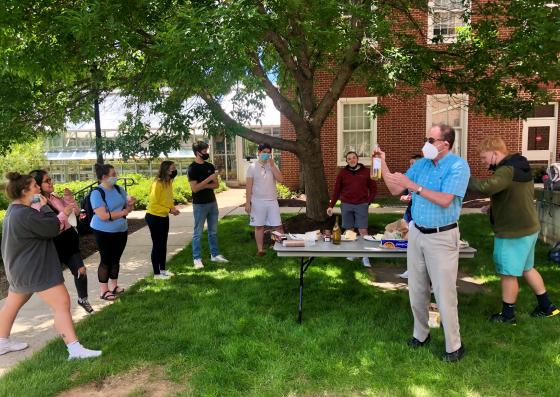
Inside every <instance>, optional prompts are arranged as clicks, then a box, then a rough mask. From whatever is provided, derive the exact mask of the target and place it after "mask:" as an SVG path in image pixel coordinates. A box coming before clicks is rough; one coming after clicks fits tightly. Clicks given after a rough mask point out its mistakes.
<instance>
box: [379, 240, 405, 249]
mask: <svg viewBox="0 0 560 397" xmlns="http://www.w3.org/2000/svg"><path fill="white" fill-rule="evenodd" d="M381 247H383V248H404V249H406V248H407V247H408V240H386V239H381Z"/></svg>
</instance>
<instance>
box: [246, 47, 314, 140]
mask: <svg viewBox="0 0 560 397" xmlns="http://www.w3.org/2000/svg"><path fill="white" fill-rule="evenodd" d="M248 55H249V58H250V59H251V61H252V63H253V65H252V67H253V73H255V75H256V76H257V77H258V78H259V79H260V80H261V81H262V83H263V85H264V89H265V91H266V93H267V94H268V96H269V97H270V99H272V102H273V103H274V106H275V107H276V109H278V111H279V112H280V113H282V114H283V115H284V116H286V118H287V119H288V120H290V122H291V123H292V124H293V126H294V127H295V128H296V129H297V128H306V125H305V121H304V120H303V119H302V118H301V117H300V115H298V114H297V112H296V111H295V110H294V108H293V107H292V105H291V104H290V102H289V101H288V100H287V99H286V98H285V97H284V96H283V95H282V94H281V93H280V91H278V89H277V88H276V87H275V86H274V84H272V82H271V81H270V79H269V78H268V76H267V74H266V72H265V70H264V68H263V66H262V64H261V61H260V59H259V56H258V54H257V53H256V52H255V51H251V52H249V53H248Z"/></svg>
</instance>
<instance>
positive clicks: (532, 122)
mask: <svg viewBox="0 0 560 397" xmlns="http://www.w3.org/2000/svg"><path fill="white" fill-rule="evenodd" d="M548 105H554V116H553V117H528V118H527V119H526V120H523V130H522V138H521V154H523V156H525V157H526V158H527V160H529V161H548V162H549V163H550V162H555V161H556V152H557V150H558V148H557V147H556V145H557V140H558V102H548ZM543 125H546V126H548V127H550V136H549V137H548V147H549V150H528V149H527V147H528V146H529V127H538V126H543Z"/></svg>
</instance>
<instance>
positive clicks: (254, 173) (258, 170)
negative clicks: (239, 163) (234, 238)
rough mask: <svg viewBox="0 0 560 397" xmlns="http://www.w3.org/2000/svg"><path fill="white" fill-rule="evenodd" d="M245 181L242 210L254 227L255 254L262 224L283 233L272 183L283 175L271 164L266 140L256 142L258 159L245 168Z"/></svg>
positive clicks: (261, 247)
mask: <svg viewBox="0 0 560 397" xmlns="http://www.w3.org/2000/svg"><path fill="white" fill-rule="evenodd" d="M246 180H247V182H246V183H247V185H246V202H245V212H247V214H249V216H250V218H251V221H250V223H249V224H250V225H251V226H255V240H256V241H257V256H264V255H265V252H264V227H265V226H272V227H273V228H275V230H276V231H278V232H280V233H284V231H283V228H282V220H281V219H280V207H279V206H278V192H277V191H276V182H279V183H282V181H283V180H284V177H283V176H282V173H281V172H280V170H279V169H278V167H276V164H275V163H274V159H273V157H272V148H271V147H270V145H269V144H268V143H261V144H260V145H259V147H258V160H257V161H256V162H255V163H253V164H251V165H250V166H249V168H248V169H247V175H246Z"/></svg>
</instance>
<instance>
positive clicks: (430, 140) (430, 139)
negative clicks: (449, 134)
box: [424, 137, 445, 145]
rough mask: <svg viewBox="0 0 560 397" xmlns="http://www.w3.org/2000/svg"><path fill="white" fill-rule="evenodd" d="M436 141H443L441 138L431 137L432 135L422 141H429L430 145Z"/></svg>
mask: <svg viewBox="0 0 560 397" xmlns="http://www.w3.org/2000/svg"><path fill="white" fill-rule="evenodd" d="M437 141H439V142H445V141H444V140H443V139H436V138H432V137H429V138H424V142H429V143H431V144H432V145H433V144H434V143H436V142H437Z"/></svg>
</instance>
